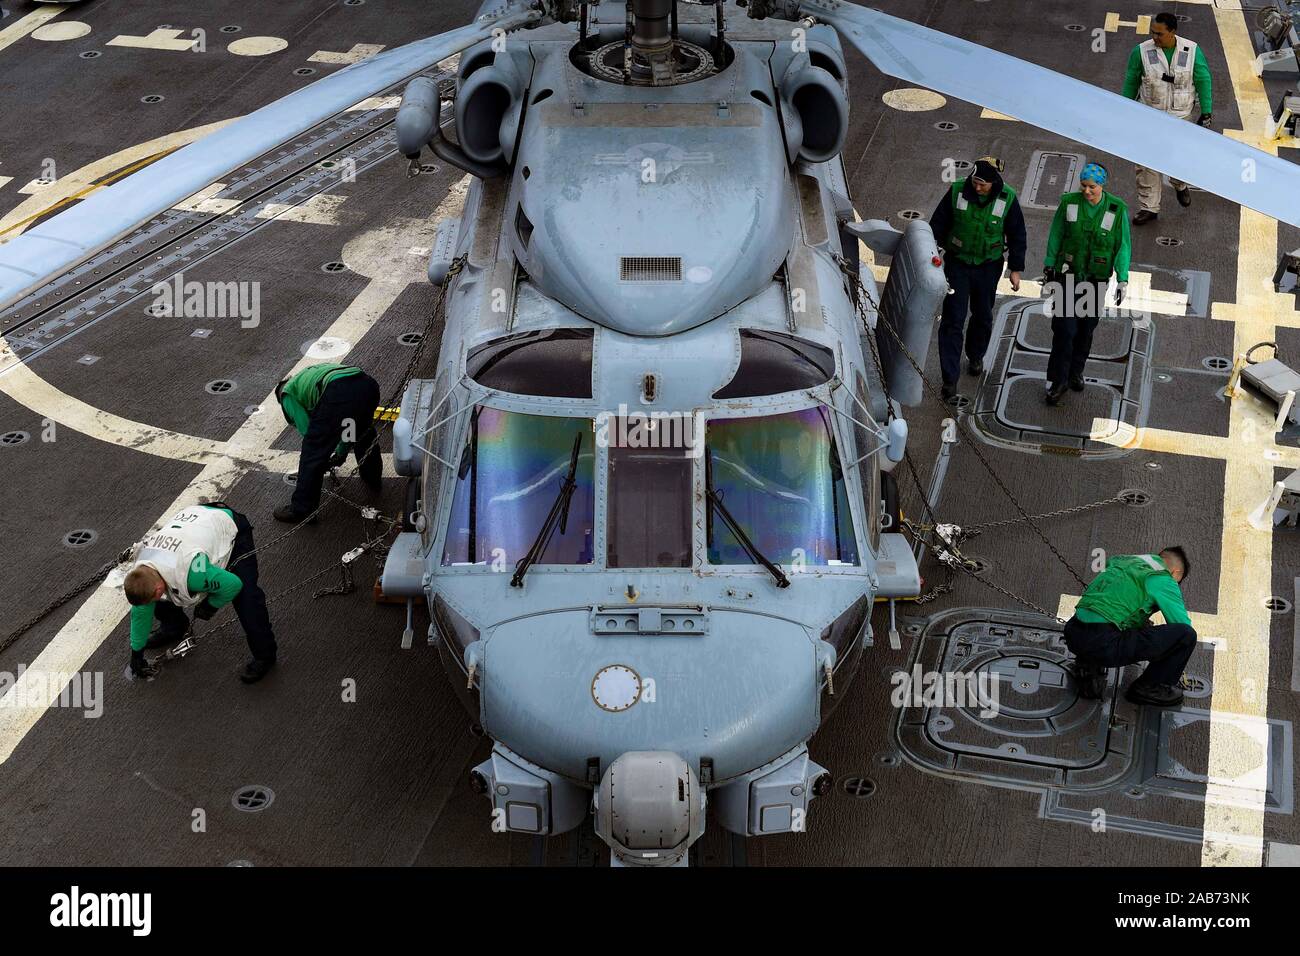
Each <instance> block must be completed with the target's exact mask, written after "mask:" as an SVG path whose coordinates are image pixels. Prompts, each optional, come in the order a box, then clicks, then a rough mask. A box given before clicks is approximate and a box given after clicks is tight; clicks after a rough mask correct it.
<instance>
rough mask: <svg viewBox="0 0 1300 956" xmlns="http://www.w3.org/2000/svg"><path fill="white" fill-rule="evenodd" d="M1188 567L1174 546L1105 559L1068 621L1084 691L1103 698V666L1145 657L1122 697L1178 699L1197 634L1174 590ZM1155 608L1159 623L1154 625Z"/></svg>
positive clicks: (1068, 639)
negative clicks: (1139, 672)
mask: <svg viewBox="0 0 1300 956" xmlns="http://www.w3.org/2000/svg"><path fill="white" fill-rule="evenodd" d="M1189 570H1190V564H1189V562H1188V560H1187V554H1186V553H1185V552H1184V551H1183V549H1182V548H1179V547H1169V548H1165V549H1164V550H1163V551H1161V552H1160V553H1159V554H1125V555H1116V556H1115V557H1112V558H1111V559H1110V560H1109V561H1107V562H1106V570H1105V571H1103V572H1102V573H1101V574H1099V575H1097V577H1096V578H1094V579H1093V581H1092V583H1091V584H1089V585H1088V587H1087V588H1086V589H1085V590H1084V592H1083V597H1081V598H1079V603H1078V604H1077V605H1076V606H1075V609H1074V617H1072V618H1070V620H1069V621H1068V622H1067V623H1066V625H1065V643H1066V645H1067V646H1068V647H1069V648H1070V650H1071V651H1073V652H1074V656H1075V657H1077V658H1078V659H1079V679H1080V692H1081V693H1082V694H1083V696H1085V697H1093V698H1097V697H1100V696H1101V694H1102V692H1103V691H1104V689H1105V686H1106V682H1105V678H1106V670H1107V669H1108V668H1111V667H1126V666H1127V665H1129V664H1136V663H1138V662H1139V661H1148V662H1149V663H1148V664H1147V668H1146V670H1145V671H1143V672H1142V676H1141V677H1139V678H1138V679H1137V680H1135V681H1134V682H1133V683H1132V685H1131V686H1130V687H1129V689H1128V692H1127V693H1126V695H1125V696H1126V697H1128V699H1129V700H1131V701H1133V702H1134V703H1136V704H1152V705H1154V706H1157V707H1171V706H1173V705H1175V704H1180V703H1182V700H1183V692H1182V690H1181V689H1180V687H1179V686H1178V685H1179V683H1180V681H1181V678H1182V675H1183V668H1185V667H1186V666H1187V661H1188V660H1189V659H1190V658H1191V656H1192V651H1194V650H1195V649H1196V631H1195V630H1194V629H1193V628H1192V622H1191V619H1190V618H1188V616H1187V607H1186V606H1185V605H1184V604H1183V592H1182V591H1181V590H1180V588H1179V585H1181V584H1182V582H1183V581H1184V580H1185V579H1186V578H1187V573H1188V571H1189ZM1157 610H1159V611H1160V613H1161V614H1163V615H1164V619H1165V623H1164V624H1152V623H1151V620H1150V619H1151V615H1152V614H1153V613H1155V612H1156V611H1157Z"/></svg>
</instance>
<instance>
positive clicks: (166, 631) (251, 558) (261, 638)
mask: <svg viewBox="0 0 1300 956" xmlns="http://www.w3.org/2000/svg"><path fill="white" fill-rule="evenodd" d="M215 504H217V505H218V506H219V507H223V508H226V507H229V505H225V504H222V503H221V502H216V503H215ZM230 510H231V512H232V514H233V516H234V519H235V544H234V547H233V548H232V549H231V552H230V557H231V559H232V561H234V563H233V564H231V565H230V567H228V568H226V570H227V571H229V572H230V573H231V574H233V575H234V576H235V577H237V578H239V580H240V581H242V582H243V584H244V586H243V587H242V588H240V589H239V593H238V594H237V595H235V599H234V601H232V602H231V604H232V605H233V606H234V608H235V615H236V616H237V617H238V618H239V623H240V624H241V625H242V626H243V628H244V636H245V637H246V638H247V639H248V649H249V650H250V651H251V652H252V654H253V656H254V657H256V658H257V659H258V660H264V661H273V660H275V652H276V645H275V632H274V631H273V630H272V629H271V616H270V615H269V614H268V613H267V611H266V593H265V592H264V591H263V590H262V588H261V587H260V586H259V585H258V583H257V555H255V554H250V555H248V557H245V558H242V559H241V558H240V556H241V555H245V554H248V553H249V552H250V551H252V550H253V549H254V548H255V547H256V545H255V544H254V543H253V526H252V525H251V524H250V523H249V521H248V518H246V517H245V516H244V515H242V514H240V513H239V512H238V511H235V510H234V509H233V508H231V509H230ZM154 616H155V617H156V618H157V619H158V623H159V624H160V625H161V626H162V632H163V635H164V636H165V637H167V638H169V639H170V638H178V637H180V636H181V635H182V634H184V633H185V630H186V628H187V627H189V615H188V614H186V613H185V612H184V611H183V610H181V609H180V608H178V607H177V606H176V605H175V604H172V603H171V602H170V601H159V602H158V603H157V604H155V605H154Z"/></svg>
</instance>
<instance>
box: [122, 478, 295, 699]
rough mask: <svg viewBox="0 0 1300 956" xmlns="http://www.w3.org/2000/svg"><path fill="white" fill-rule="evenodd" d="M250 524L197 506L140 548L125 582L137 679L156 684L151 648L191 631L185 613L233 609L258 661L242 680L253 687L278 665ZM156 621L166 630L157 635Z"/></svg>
mask: <svg viewBox="0 0 1300 956" xmlns="http://www.w3.org/2000/svg"><path fill="white" fill-rule="evenodd" d="M255 552H256V545H255V544H254V542H253V527H252V525H251V524H249V522H248V519H247V518H246V517H244V515H242V514H240V513H239V512H237V511H235V510H233V509H231V508H230V507H228V506H227V505H226V504H224V503H223V502H214V503H212V504H205V505H193V506H191V507H189V508H184V509H182V510H181V511H179V512H177V513H176V514H175V515H173V516H172V517H171V519H170V520H169V521H168V522H167V523H166V524H165V525H164V526H163V527H162V528H160V529H159V530H157V531H155V532H153V533H151V534H150V535H148V536H147V537H146V538H145V539H144V541H142V542H141V543H140V547H139V550H138V552H137V554H136V560H135V564H134V565H133V566H132V568H131V570H130V571H129V572H127V575H126V579H125V580H124V581H123V583H122V589H123V590H124V591H125V592H126V599H127V601H128V602H130V604H131V666H130V670H129V674H130V676H131V677H143V678H150V677H152V676H153V674H154V670H155V668H154V666H153V665H152V664H150V663H149V662H148V661H147V660H146V659H145V656H144V651H145V648H146V647H159V646H164V645H169V644H174V643H176V642H177V641H179V640H181V639H183V638H184V637H185V636H186V635H187V634H188V633H189V632H190V627H191V625H190V619H189V617H188V616H187V615H186V613H185V611H186V610H187V609H189V608H193V609H194V616H195V617H196V618H198V619H200V620H204V621H206V620H208V619H209V618H211V617H212V616H213V615H214V614H216V613H217V611H218V610H219V609H221V608H223V607H225V606H226V605H227V604H233V605H234V608H235V614H236V615H238V617H239V623H240V624H242V625H243V627H244V634H245V636H246V637H247V638H248V649H249V650H250V651H252V654H253V659H252V660H251V661H249V662H248V663H247V664H245V665H244V668H243V670H242V671H241V672H240V674H239V679H240V680H242V681H243V682H244V683H245V684H252V683H255V682H257V681H259V680H261V679H262V678H263V677H265V676H266V673H267V671H269V670H270V669H271V668H272V667H273V666H274V665H275V657H276V644H275V633H274V632H273V631H272V629H271V618H270V616H269V615H268V614H267V612H266V595H265V594H264V593H263V592H262V589H261V588H260V587H259V586H258V583H257V555H256V553H255ZM155 618H156V619H157V620H158V623H159V625H160V627H159V629H158V632H157V634H156V635H154V636H153V637H151V636H150V628H151V627H152V626H153V623H154V620H155Z"/></svg>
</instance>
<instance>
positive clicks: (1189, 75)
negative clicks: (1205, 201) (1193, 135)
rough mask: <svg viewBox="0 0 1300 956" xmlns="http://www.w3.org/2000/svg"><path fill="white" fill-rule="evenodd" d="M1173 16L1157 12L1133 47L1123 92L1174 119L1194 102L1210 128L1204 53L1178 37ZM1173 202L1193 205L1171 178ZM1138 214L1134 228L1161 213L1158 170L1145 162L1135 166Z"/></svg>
mask: <svg viewBox="0 0 1300 956" xmlns="http://www.w3.org/2000/svg"><path fill="white" fill-rule="evenodd" d="M1177 31H1178V17H1176V16H1175V15H1174V14H1172V13H1160V14H1157V15H1156V18H1155V20H1154V21H1152V23H1151V39H1150V40H1147V41H1146V42H1145V43H1142V44H1140V45H1139V46H1136V47H1134V48H1133V53H1132V54H1131V55H1130V56H1129V58H1128V71H1127V73H1126V74H1125V76H1124V90H1123V93H1124V95H1125V96H1127V97H1128V98H1129V99H1131V100H1138V101H1139V102H1141V103H1144V104H1146V105H1147V106H1150V107H1151V108H1152V109H1157V110H1160V111H1161V112H1164V113H1168V114H1169V115H1170V116H1176V117H1178V118H1179V119H1190V118H1191V115H1192V111H1193V109H1194V108H1195V106H1196V103H1197V101H1199V102H1200V107H1201V108H1200V118H1199V119H1198V120H1197V123H1199V124H1200V125H1201V126H1204V127H1205V128H1206V129H1209V127H1210V121H1211V119H1212V118H1213V117H1212V111H1213V105H1212V103H1213V80H1212V79H1211V77H1210V67H1209V65H1208V64H1207V63H1206V62H1205V54H1204V53H1203V52H1202V51H1201V48H1200V47H1199V46H1197V44H1196V43H1194V42H1193V41H1191V40H1188V39H1186V38H1185V37H1180V36H1179V35H1178V32H1177ZM1170 181H1171V182H1172V183H1173V186H1174V193H1175V195H1177V196H1178V203H1179V205H1182V206H1190V205H1191V204H1192V191H1191V189H1190V188H1188V186H1187V184H1186V183H1184V182H1179V181H1178V180H1176V179H1173V180H1170ZM1137 186H1138V206H1139V209H1138V214H1137V215H1136V216H1134V217H1133V224H1134V225H1135V226H1141V225H1145V224H1146V223H1148V222H1150V221H1151V220H1153V219H1155V218H1156V216H1158V215H1159V214H1160V187H1161V181H1160V173H1159V171H1157V170H1154V169H1149V168H1147V167H1145V166H1139V167H1138V168H1137Z"/></svg>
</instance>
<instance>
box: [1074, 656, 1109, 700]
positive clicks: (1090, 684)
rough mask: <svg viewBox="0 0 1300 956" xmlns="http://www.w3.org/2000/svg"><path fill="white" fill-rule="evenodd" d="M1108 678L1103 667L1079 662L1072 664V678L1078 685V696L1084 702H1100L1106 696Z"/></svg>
mask: <svg viewBox="0 0 1300 956" xmlns="http://www.w3.org/2000/svg"><path fill="white" fill-rule="evenodd" d="M1108 676H1109V674H1108V672H1107V670H1106V668H1104V667H1096V666H1094V665H1092V664H1088V663H1085V662H1084V661H1080V660H1076V661H1075V663H1074V677H1075V680H1077V681H1078V684H1079V696H1080V697H1082V698H1083V699H1084V700H1101V699H1102V697H1104V696H1105V694H1106V682H1107V677H1108Z"/></svg>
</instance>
